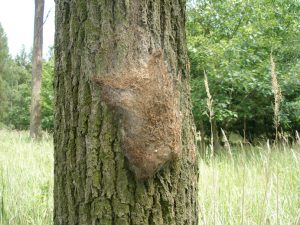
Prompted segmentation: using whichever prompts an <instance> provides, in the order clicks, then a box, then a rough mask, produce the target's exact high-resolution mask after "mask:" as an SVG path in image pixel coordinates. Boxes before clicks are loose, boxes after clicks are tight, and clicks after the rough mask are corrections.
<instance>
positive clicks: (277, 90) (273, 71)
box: [270, 54, 282, 143]
mask: <svg viewBox="0 0 300 225" xmlns="http://www.w3.org/2000/svg"><path fill="white" fill-rule="evenodd" d="M270 61H271V77H272V91H273V94H274V119H273V120H274V127H275V130H276V131H275V132H276V133H275V135H276V136H275V140H276V143H277V141H278V128H279V125H280V103H281V98H282V95H281V89H280V86H279V84H278V80H277V76H276V64H275V62H274V60H273V56H272V54H271V55H270Z"/></svg>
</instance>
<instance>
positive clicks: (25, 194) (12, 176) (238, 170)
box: [0, 130, 300, 225]
mask: <svg viewBox="0 0 300 225" xmlns="http://www.w3.org/2000/svg"><path fill="white" fill-rule="evenodd" d="M199 167H200V168H199V170H200V174H199V181H200V182H199V185H200V192H199V196H198V197H199V200H200V213H199V220H200V224H205V225H210V224H217V225H219V224H224V225H225V224H226V225H227V224H232V225H239V224H245V225H246V224H247V225H250V224H251V225H252V224H253V225H256V224H276V225H277V224H282V225H289V224H291V225H299V224H300V149H299V147H297V146H296V147H289V148H287V147H285V148H284V147H281V148H280V149H269V148H268V147H267V146H261V147H247V148H246V147H245V148H244V149H242V148H239V149H234V150H233V157H232V158H231V157H229V156H228V155H227V154H226V153H223V154H219V155H217V156H216V157H215V158H214V159H212V160H206V161H204V160H201V161H200V165H199ZM52 190H53V145H52V138H51V137H50V136H48V135H44V139H43V140H42V141H41V142H39V143H35V142H32V141H31V140H30V138H29V137H28V132H17V131H7V130H0V224H1V225H8V224H11V225H25V224H26V225H27V224H34V225H48V224H52V222H51V221H52V208H53V199H52ZM187 225H188V224H187Z"/></svg>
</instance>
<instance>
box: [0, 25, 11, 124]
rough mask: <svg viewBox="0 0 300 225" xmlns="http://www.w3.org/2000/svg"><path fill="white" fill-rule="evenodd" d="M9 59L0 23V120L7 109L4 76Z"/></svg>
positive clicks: (6, 73) (6, 74)
mask: <svg viewBox="0 0 300 225" xmlns="http://www.w3.org/2000/svg"><path fill="white" fill-rule="evenodd" d="M9 60H10V57H9V54H8V47H7V38H6V34H5V33H4V30H3V28H2V26H1V24H0V121H1V120H2V119H3V118H4V117H5V112H6V110H7V93H6V92H5V87H6V82H5V78H6V77H7V76H8V66H7V64H8V62H9Z"/></svg>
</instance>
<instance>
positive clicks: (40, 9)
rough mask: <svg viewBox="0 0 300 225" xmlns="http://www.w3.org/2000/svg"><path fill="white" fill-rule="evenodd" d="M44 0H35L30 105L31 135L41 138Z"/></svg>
mask: <svg viewBox="0 0 300 225" xmlns="http://www.w3.org/2000/svg"><path fill="white" fill-rule="evenodd" d="M43 20H44V0H35V16H34V37H33V54H32V57H33V59H32V94H31V106H30V136H31V137H32V138H39V137H40V136H41V135H42V133H41V102H40V98H41V97H40V95H41V86H42V64H43V23H44V21H43Z"/></svg>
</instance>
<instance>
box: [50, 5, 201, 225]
mask: <svg viewBox="0 0 300 225" xmlns="http://www.w3.org/2000/svg"><path fill="white" fill-rule="evenodd" d="M55 40H56V43H55V79H54V87H55V114H54V115H55V119H54V121H55V125H54V146H55V147H54V148H55V150H54V151H55V181H54V186H55V187H54V201H55V203H54V224H57V225H58V224H81V225H85V224H101V225H102V224H103V225H104V224H111V225H133V224H136V225H140V224H143V225H147V224H156V225H162V224H173V225H175V224H176V225H183V224H189V225H196V224H198V221H197V220H198V212H197V208H198V207H197V193H198V191H197V188H198V183H197V167H198V165H197V159H196V150H195V145H194V129H193V120H192V115H191V102H190V94H189V71H188V68H189V66H188V57H187V50H186V39H185V1H169V0H168V1H160V0H150V1H140V0H133V1H126V0H121V1H100V0H95V1H80V0H75V1H62V0H58V1H56V34H55ZM161 52H163V56H164V64H163V65H165V64H167V65H168V66H169V67H168V73H169V74H170V75H168V77H167V78H168V79H170V78H171V77H172V78H173V79H174V83H178V86H180V100H181V102H180V109H181V114H182V154H181V155H180V156H179V158H178V159H177V160H174V161H171V162H170V163H169V164H168V165H166V166H165V167H164V168H163V169H162V170H160V171H159V172H158V173H157V174H156V175H155V176H154V177H153V178H150V179H148V180H146V181H144V182H142V181H137V180H136V179H135V177H134V175H133V174H132V172H130V170H129V165H128V162H127V160H126V157H125V153H124V151H123V149H122V148H121V146H120V133H119V129H118V124H119V123H118V120H119V119H118V118H119V117H118V115H116V112H115V113H113V111H112V109H110V108H108V107H107V106H106V104H104V102H103V101H102V98H101V94H100V93H101V88H100V87H99V86H98V85H97V84H96V83H95V82H93V81H92V77H94V76H95V75H96V76H97V77H99V78H100V79H101V78H103V79H104V78H105V76H106V77H111V76H114V75H115V76H119V77H120V76H122V75H121V74H120V71H123V72H124V71H126V69H130V68H128V67H130V66H132V65H135V66H137V65H140V68H143V66H145V65H146V64H147V63H148V62H149V61H148V60H149V58H154V59H155V57H158V55H161ZM158 53H159V54H158ZM154 62H155V61H154ZM140 68H139V67H138V66H137V68H136V70H135V71H139V69H140ZM124 73H125V72H124ZM123 75H124V77H126V73H125V74H123ZM127 75H128V74H127ZM140 76H141V78H142V76H143V74H140ZM137 79H139V77H137ZM176 80H177V81H176ZM133 88H134V87H133ZM104 97H105V96H104ZM140 141H141V142H142V141H143V140H140Z"/></svg>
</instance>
